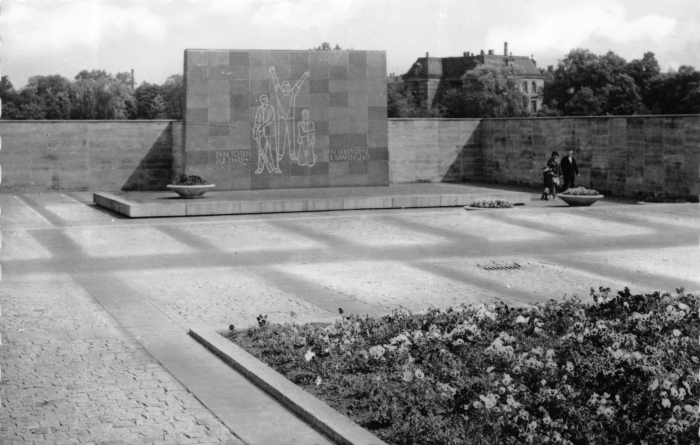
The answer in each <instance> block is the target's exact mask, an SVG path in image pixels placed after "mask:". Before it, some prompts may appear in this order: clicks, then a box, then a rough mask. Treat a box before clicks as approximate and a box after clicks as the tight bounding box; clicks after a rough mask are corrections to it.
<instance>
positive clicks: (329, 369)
mask: <svg viewBox="0 0 700 445" xmlns="http://www.w3.org/2000/svg"><path fill="white" fill-rule="evenodd" d="M591 294H592V296H593V298H594V300H595V301H596V303H595V304H592V305H586V304H583V303H581V302H580V301H579V300H577V299H575V298H574V299H566V300H565V301H564V302H555V301H553V300H552V301H550V302H548V303H546V304H537V305H534V306H531V307H530V308H529V309H527V310H526V309H520V308H519V309H511V308H509V307H508V306H506V305H499V306H489V307H483V306H482V307H478V308H474V307H461V308H459V309H457V310H453V309H448V310H444V311H441V310H438V309H431V310H429V311H428V312H427V313H425V314H422V315H412V314H409V313H407V312H402V311H396V312H394V313H393V314H392V315H390V316H385V317H381V318H372V317H366V316H365V317H359V316H350V317H344V318H343V319H342V320H339V321H337V322H335V323H334V324H331V325H323V324H308V325H301V326H299V325H292V324H286V325H270V324H268V323H267V320H266V319H264V318H259V320H258V324H259V327H257V328H253V329H249V330H246V331H242V332H237V331H233V330H232V331H231V332H229V333H227V334H226V336H227V337H228V338H229V339H231V340H232V341H235V342H236V343H237V344H239V345H240V346H242V347H243V348H245V349H246V350H248V352H250V353H252V354H253V355H255V356H256V357H258V358H259V359H261V360H263V361H264V362H266V363H267V364H269V365H270V366H272V367H273V368H274V369H275V370H277V371H278V372H280V373H282V374H283V375H285V376H286V377H287V378H289V379H290V380H292V381H293V382H295V383H296V384H298V385H300V386H301V387H303V388H304V389H305V390H306V391H308V392H310V393H312V394H314V395H316V396H317V397H319V398H321V399H322V400H324V401H326V402H327V403H328V404H329V405H331V406H332V407H334V408H335V409H337V410H338V411H340V412H342V413H344V414H345V415H347V416H349V417H350V418H352V419H353V420H354V421H355V422H357V423H358V424H360V425H361V426H363V427H365V428H367V429H369V430H371V431H372V432H373V433H374V434H376V435H377V436H379V437H380V438H382V439H383V440H385V441H387V442H388V443H392V444H477V443H478V444H481V443H504V444H515V443H537V444H539V443H548V442H552V443H554V442H556V443H564V444H589V443H611V444H612V443H620V444H627V443H639V444H643V443H648V444H654V443H696V439H697V434H698V432H697V424H698V420H700V419H699V416H698V398H699V396H700V384H698V382H697V373H698V368H699V367H700V365H699V364H698V362H699V361H700V360H699V359H698V356H700V346H699V345H698V341H697V339H698V334H699V333H700V318H699V316H698V309H699V308H700V302H699V301H698V299H697V298H696V297H693V296H692V295H685V294H684V293H683V290H682V289H679V290H678V291H677V294H674V295H670V294H664V295H660V294H659V293H655V294H653V295H632V294H630V292H629V291H628V290H627V289H625V291H623V292H620V293H619V294H618V295H617V296H614V297H612V296H610V295H609V290H608V289H600V291H599V292H597V293H593V291H592V292H591Z"/></svg>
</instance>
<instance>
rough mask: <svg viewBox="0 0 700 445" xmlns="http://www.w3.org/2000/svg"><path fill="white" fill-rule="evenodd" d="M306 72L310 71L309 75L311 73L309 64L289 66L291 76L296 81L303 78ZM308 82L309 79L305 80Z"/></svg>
mask: <svg viewBox="0 0 700 445" xmlns="http://www.w3.org/2000/svg"><path fill="white" fill-rule="evenodd" d="M304 73H309V76H310V75H311V73H310V72H309V66H308V65H291V66H290V67H289V77H290V78H291V79H293V80H294V82H295V83H296V81H297V80H299V79H301V76H303V75H304ZM306 82H308V81H304V83H305V84H306Z"/></svg>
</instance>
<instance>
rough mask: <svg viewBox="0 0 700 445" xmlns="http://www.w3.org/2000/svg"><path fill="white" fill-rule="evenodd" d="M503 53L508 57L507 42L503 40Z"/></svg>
mask: <svg viewBox="0 0 700 445" xmlns="http://www.w3.org/2000/svg"><path fill="white" fill-rule="evenodd" d="M503 55H504V56H506V57H508V42H503Z"/></svg>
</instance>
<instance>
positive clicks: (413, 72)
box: [403, 54, 544, 80]
mask: <svg viewBox="0 0 700 445" xmlns="http://www.w3.org/2000/svg"><path fill="white" fill-rule="evenodd" d="M478 65H485V66H487V67H494V68H495V67H503V66H513V67H517V71H518V72H517V75H518V76H527V77H544V76H543V74H542V73H541V72H540V69H539V68H537V65H536V64H535V61H534V60H531V59H530V58H529V57H527V56H496V55H489V54H484V55H479V54H475V55H469V56H462V57H419V58H418V59H417V60H416V61H415V63H414V64H413V66H411V69H409V70H408V72H406V74H404V75H403V77H404V79H442V80H447V79H459V78H461V77H462V76H463V75H464V74H465V73H466V72H467V71H471V70H473V69H474V68H476V67H477V66H478Z"/></svg>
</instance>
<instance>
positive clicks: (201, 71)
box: [187, 65, 209, 84]
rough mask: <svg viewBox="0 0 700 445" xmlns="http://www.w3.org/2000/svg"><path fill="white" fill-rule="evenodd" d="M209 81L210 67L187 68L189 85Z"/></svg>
mask: <svg viewBox="0 0 700 445" xmlns="http://www.w3.org/2000/svg"><path fill="white" fill-rule="evenodd" d="M207 79H209V66H208V65H204V66H199V65H191V66H188V67H187V83H188V84H191V83H193V82H197V81H202V80H204V81H206V80H207Z"/></svg>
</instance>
